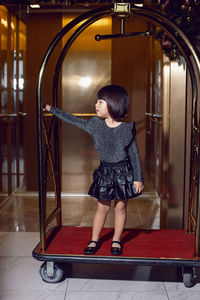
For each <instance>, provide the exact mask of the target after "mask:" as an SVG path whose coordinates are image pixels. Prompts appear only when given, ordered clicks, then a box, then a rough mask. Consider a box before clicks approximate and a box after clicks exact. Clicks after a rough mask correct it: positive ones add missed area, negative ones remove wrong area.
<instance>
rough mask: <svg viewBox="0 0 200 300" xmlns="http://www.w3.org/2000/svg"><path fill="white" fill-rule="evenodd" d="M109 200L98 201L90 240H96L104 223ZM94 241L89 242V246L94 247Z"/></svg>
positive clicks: (108, 208) (109, 204) (109, 203)
mask: <svg viewBox="0 0 200 300" xmlns="http://www.w3.org/2000/svg"><path fill="white" fill-rule="evenodd" d="M110 206H111V201H106V200H105V201H98V204H97V210H96V213H95V216H94V221H93V229H92V241H96V242H97V241H98V240H99V235H100V233H101V230H102V228H103V226H104V224H105V221H106V217H107V214H108V212H109V210H110ZM95 246H96V244H95V243H90V244H89V247H95Z"/></svg>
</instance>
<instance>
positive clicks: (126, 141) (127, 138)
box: [50, 107, 143, 182]
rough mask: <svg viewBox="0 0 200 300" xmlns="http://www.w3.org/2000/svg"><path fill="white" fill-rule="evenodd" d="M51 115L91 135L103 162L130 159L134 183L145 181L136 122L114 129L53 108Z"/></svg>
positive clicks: (100, 120)
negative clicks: (136, 133)
mask: <svg viewBox="0 0 200 300" xmlns="http://www.w3.org/2000/svg"><path fill="white" fill-rule="evenodd" d="M50 113H52V114H53V115H55V116H56V117H58V118H59V119H61V120H63V121H65V122H67V123H69V124H72V125H75V126H76V127H78V128H81V129H83V130H84V131H86V132H87V133H89V134H90V135H91V137H92V139H93V143H94V146H95V148H96V150H97V152H98V155H99V158H100V160H101V161H105V162H118V161H121V160H124V159H126V158H127V157H129V158H130V162H131V165H132V168H133V171H134V181H141V182H142V181H143V176H142V166H141V161H140V156H139V153H138V147H137V141H136V136H135V123H134V122H131V123H125V122H122V123H121V124H120V125H119V126H118V127H114V128H113V127H109V126H107V124H106V122H105V121H104V120H102V119H100V118H99V117H93V118H91V119H89V120H86V119H81V118H78V117H75V116H73V115H71V114H70V113H68V112H64V111H62V110H60V109H58V108H55V107H51V110H50Z"/></svg>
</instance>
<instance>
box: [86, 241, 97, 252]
mask: <svg viewBox="0 0 200 300" xmlns="http://www.w3.org/2000/svg"><path fill="white" fill-rule="evenodd" d="M91 243H95V244H96V246H94V247H89V245H90V244H91ZM99 248H100V246H99V243H98V242H96V241H90V242H89V243H88V245H87V247H86V248H85V250H84V254H95V253H96V252H97V250H98V249H99Z"/></svg>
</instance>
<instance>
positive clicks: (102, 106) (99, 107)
mask: <svg viewBox="0 0 200 300" xmlns="http://www.w3.org/2000/svg"><path fill="white" fill-rule="evenodd" d="M95 109H96V113H97V116H98V117H100V118H103V119H107V118H109V117H110V115H109V112H108V106H107V103H106V101H105V100H103V99H97V102H96V104H95Z"/></svg>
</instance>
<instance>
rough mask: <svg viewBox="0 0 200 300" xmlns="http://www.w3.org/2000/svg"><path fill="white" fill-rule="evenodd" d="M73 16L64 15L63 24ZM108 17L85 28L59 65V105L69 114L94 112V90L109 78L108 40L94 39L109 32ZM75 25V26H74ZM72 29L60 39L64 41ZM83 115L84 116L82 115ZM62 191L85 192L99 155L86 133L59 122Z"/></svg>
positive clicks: (110, 24) (109, 18) (108, 81)
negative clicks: (60, 128)
mask: <svg viewBox="0 0 200 300" xmlns="http://www.w3.org/2000/svg"><path fill="white" fill-rule="evenodd" d="M74 17H75V15H73V16H72V15H64V16H63V26H64V25H66V23H68V22H69V21H70V20H71V19H72V18H74ZM111 26H112V20H111V17H107V18H103V19H101V20H99V21H97V22H95V23H93V24H92V25H91V26H90V27H89V28H87V29H86V30H85V31H84V32H83V33H82V34H81V35H80V36H79V37H78V38H77V39H76V40H75V42H74V43H73V45H72V46H71V48H70V50H69V52H68V54H67V56H66V57H65V59H64V62H63V67H62V108H63V110H65V111H69V112H71V113H75V114H79V113H81V114H82V113H83V114H88V113H94V112H95V109H94V105H95V101H96V93H97V90H98V89H99V88H100V87H102V86H104V85H106V84H109V83H110V81H111V41H102V42H100V43H99V42H97V41H95V39H94V37H95V35H96V34H97V33H107V34H109V33H111V30H112V28H111ZM76 28H77V27H76ZM71 33H72V30H71V31H70V33H69V34H67V36H66V37H65V39H64V40H63V43H65V42H66V40H67V38H68V37H69V35H70V34H71ZM82 117H83V116H82ZM61 138H62V191H63V192H69V193H87V191H88V188H89V185H90V183H91V179H92V172H93V170H94V168H95V166H96V165H97V164H98V157H97V154H96V151H95V149H94V146H93V144H92V140H91V138H90V137H89V136H88V134H86V133H85V132H83V131H81V130H79V129H77V128H74V127H72V126H69V125H68V124H65V123H63V124H62V137H61Z"/></svg>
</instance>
